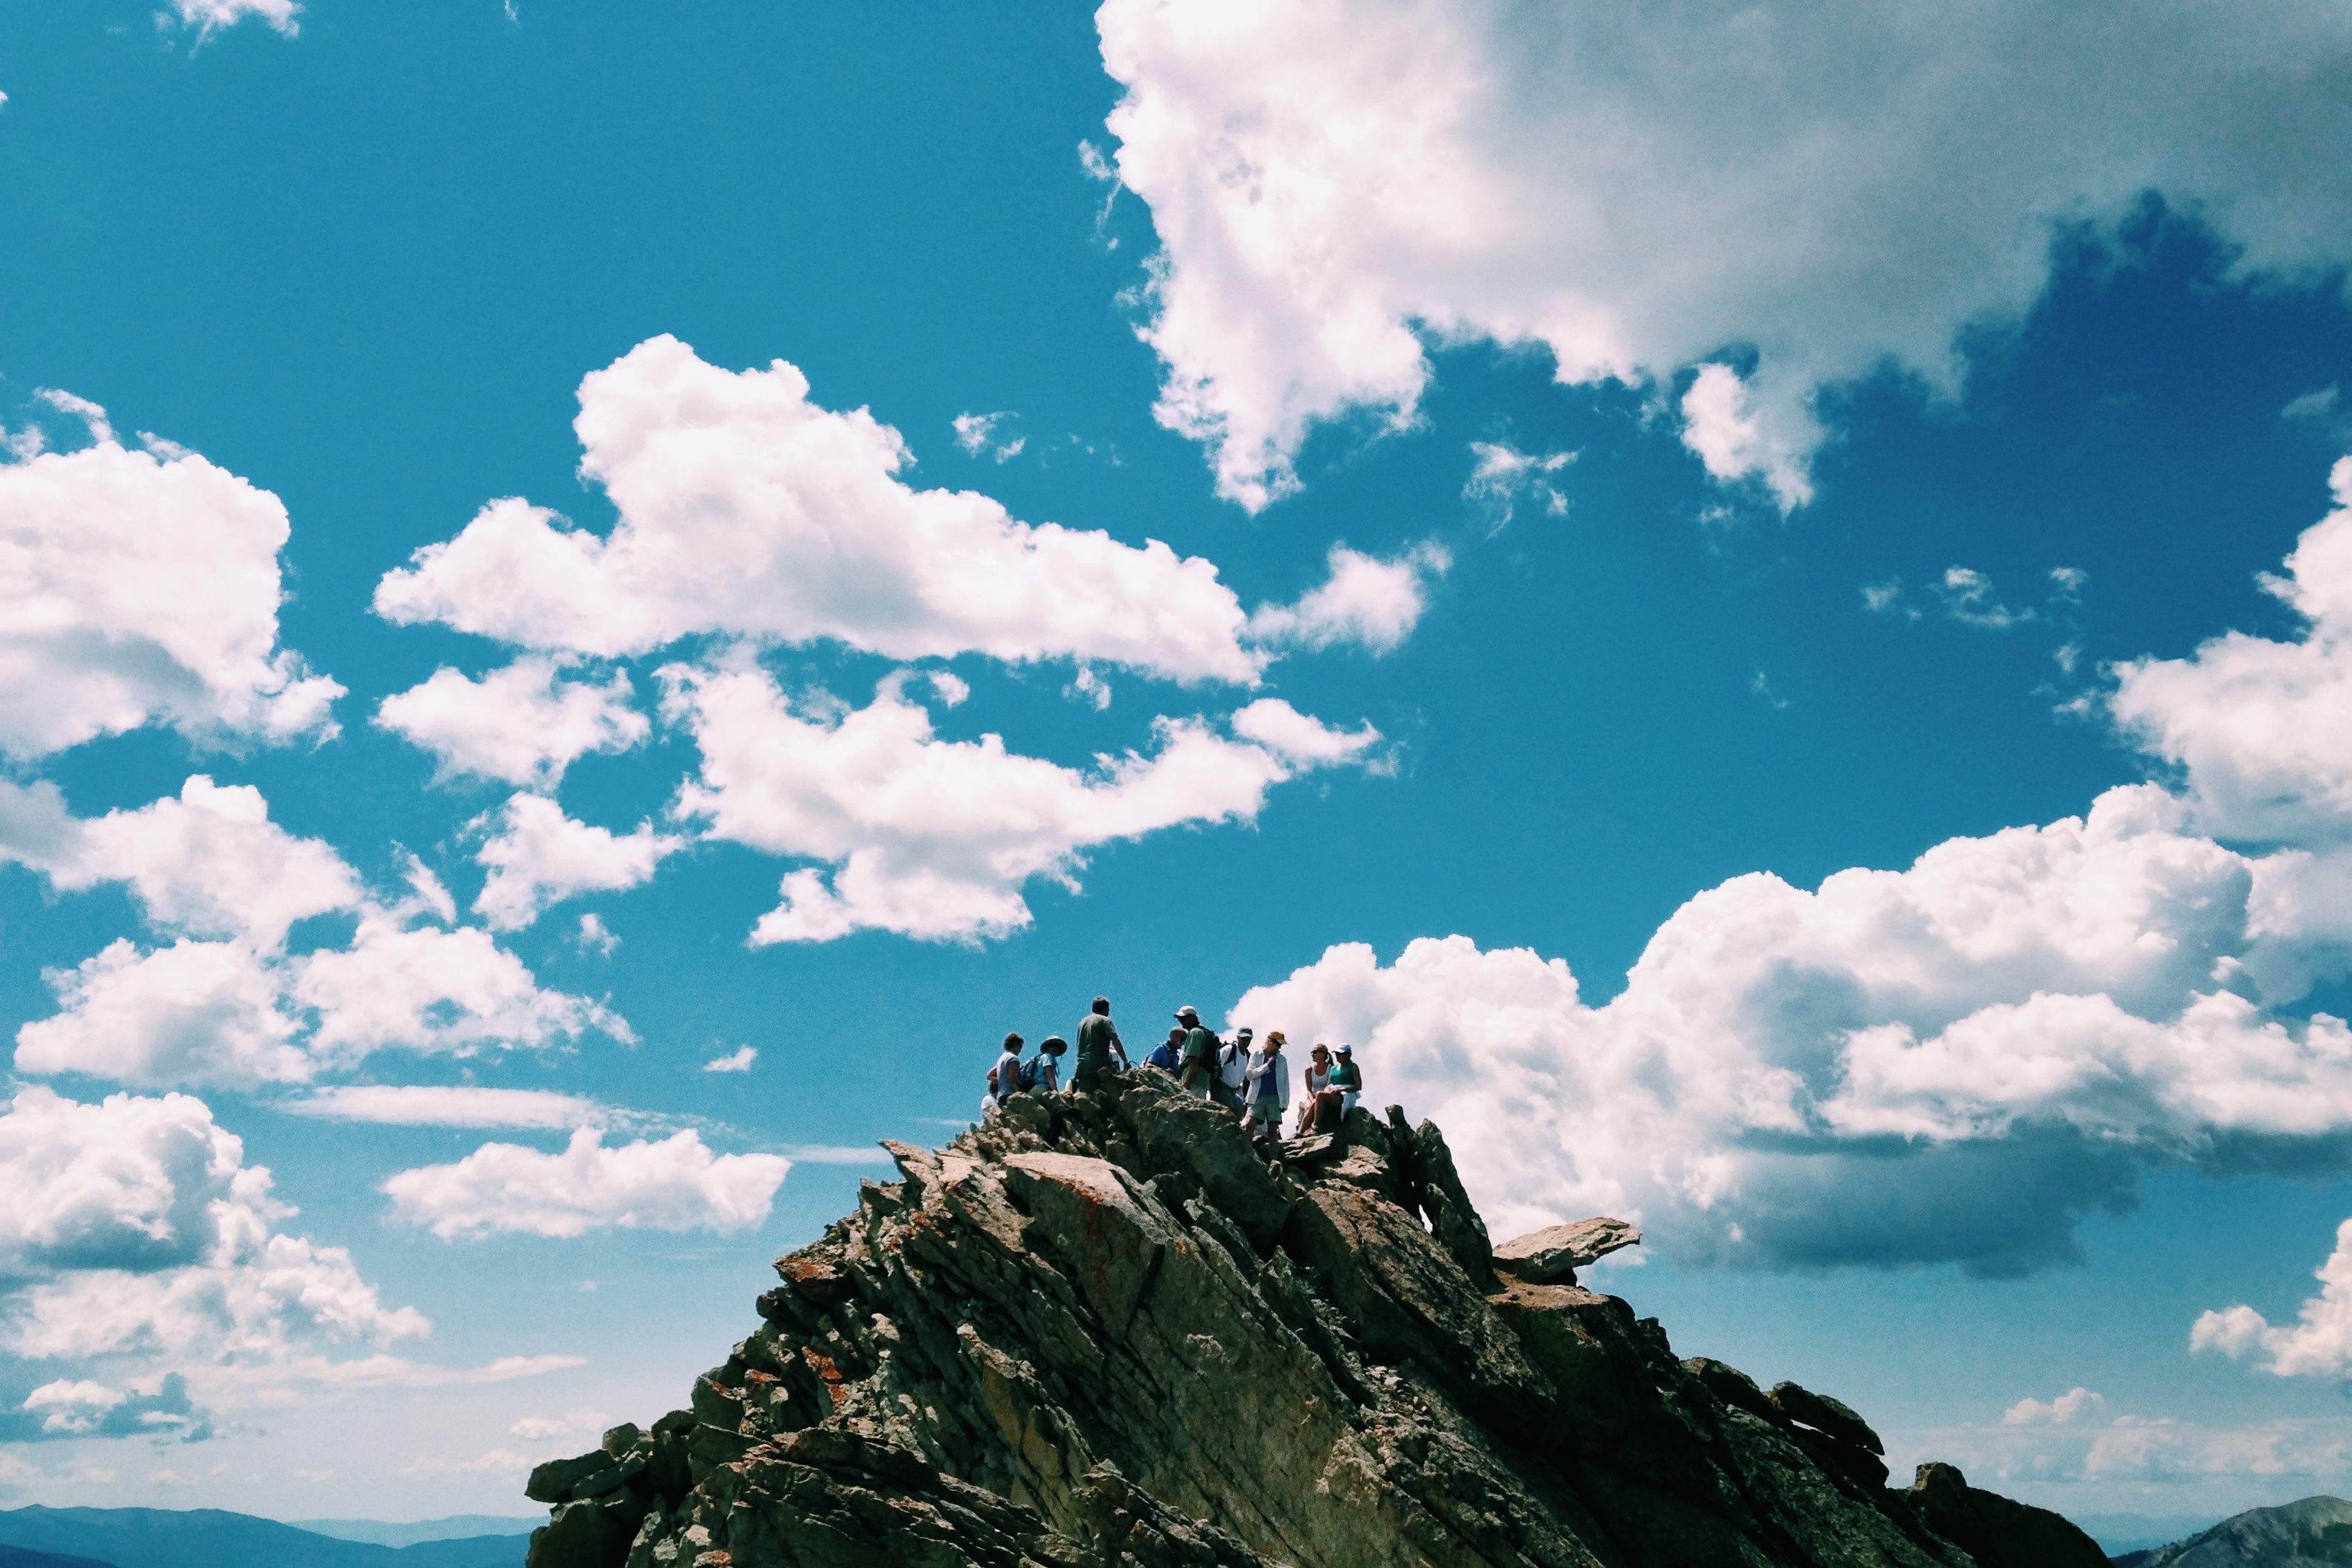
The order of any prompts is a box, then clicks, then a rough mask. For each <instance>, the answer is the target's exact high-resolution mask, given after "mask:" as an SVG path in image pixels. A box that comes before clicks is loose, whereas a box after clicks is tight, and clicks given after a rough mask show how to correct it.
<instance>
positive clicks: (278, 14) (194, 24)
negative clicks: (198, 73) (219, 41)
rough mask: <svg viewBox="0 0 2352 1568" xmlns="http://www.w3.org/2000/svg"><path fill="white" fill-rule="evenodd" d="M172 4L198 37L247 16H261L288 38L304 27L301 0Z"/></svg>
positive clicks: (182, 1)
mask: <svg viewBox="0 0 2352 1568" xmlns="http://www.w3.org/2000/svg"><path fill="white" fill-rule="evenodd" d="M172 8H173V11H175V12H177V13H178V16H179V22H180V26H183V27H190V28H194V31H195V34H196V37H197V38H198V39H199V41H201V40H203V39H205V38H209V37H212V36H213V35H214V34H215V33H216V32H219V31H220V30H221V29H222V28H224V27H234V26H236V25H237V23H239V22H241V21H243V20H244V19H245V18H246V17H247V16H258V17H259V18H260V19H261V20H263V21H265V22H267V23H268V24H269V25H270V26H272V27H274V28H276V29H277V30H278V32H280V33H283V34H284V35H285V36H286V37H289V38H290V37H294V36H295V35H296V34H297V33H299V32H300V31H301V30H302V29H301V24H299V22H297V21H295V19H294V18H295V17H296V16H299V15H300V14H301V11H302V7H301V5H300V4H299V0H172ZM161 15H162V14H161V13H158V16H159V17H160V16H161Z"/></svg>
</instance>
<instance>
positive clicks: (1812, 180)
mask: <svg viewBox="0 0 2352 1568" xmlns="http://www.w3.org/2000/svg"><path fill="white" fill-rule="evenodd" d="M1096 20H1097V27H1098V29H1099V31H1100V33H1101V38H1102V54H1103V63H1104V65H1105V68H1107V69H1108V71H1109V73H1110V74H1111V75H1112V76H1113V77H1114V78H1115V79H1118V81H1119V82H1120V83H1121V84H1123V86H1124V87H1125V89H1126V91H1125V96H1124V97H1123V98H1122V100H1120V102H1119V104H1118V108H1117V109H1116V110H1114V111H1113V112H1112V114H1111V116H1110V120H1109V128H1110V130H1111V132H1112V133H1113V134H1114V135H1115V136H1116V137H1117V138H1118V148H1117V150H1116V152H1115V153H1114V154H1113V159H1114V161H1115V163H1116V168H1117V173H1118V179H1119V181H1120V182H1121V183H1122V184H1124V185H1125V186H1126V187H1127V188H1128V189H1130V190H1133V191H1134V192H1136V193H1137V194H1138V195H1140V196H1141V197H1142V198H1143V199H1144V201H1145V202H1147V203H1148V204H1149V205H1150V208H1151V216H1152V223H1153V226H1154V227H1155V228H1156V229H1157V231H1158V233H1159V236H1160V241H1161V244H1162V247H1163V250H1162V253H1161V255H1160V258H1159V260H1158V263H1157V264H1156V266H1155V268H1154V270H1153V271H1152V273H1151V275H1150V280H1149V283H1148V286H1147V287H1148V291H1149V294H1150V302H1151V306H1152V309H1151V313H1150V319H1149V321H1147V322H1146V324H1145V326H1144V328H1143V335H1144V336H1145V338H1146V340H1147V341H1148V342H1150V344H1151V346H1152V347H1153V348H1154V349H1155V350H1156V351H1157V352H1158V353H1159V354H1160V358H1161V360H1162V361H1163V363H1165V365H1166V369H1167V374H1166V380H1165V383H1164V384H1163V387H1162V391H1161V396H1160V405H1159V415H1160V419H1161V421H1162V422H1163V423H1164V424H1166V425H1168V426H1171V427H1172V428H1174V429H1177V430H1179V431H1181V432H1183V433H1184V434H1186V435H1188V436H1191V437H1194V438H1196V439H1199V440H1202V441H1204V442H1206V443H1208V444H1209V446H1210V447H1211V448H1212V450H1213V461H1214V464H1215V468H1216V473H1217V482H1218V488H1219V489H1220V490H1221V491H1222V492H1223V493H1224V494H1226V495H1229V496H1231V497H1233V498H1234V499H1235V500H1240V501H1241V502H1242V503H1243V504H1244V505H1246V506H1250V507H1252V508H1255V507H1260V506H1263V505H1265V503H1266V502H1267V501H1268V500H1272V499H1273V498H1275V497H1276V496H1278V495H1280V494H1282V493H1284V492H1286V491H1287V490H1289V489H1295V488H1296V486H1297V478H1296V476H1295V473H1294V471H1293V468H1292V459H1293V458H1294V457H1295V455H1296V454H1297V451H1298V448H1299V446H1300V444H1301V442H1302V441H1303V440H1304V438H1305V437H1306V434H1307V431H1308V429H1309V428H1310V427H1311V426H1313V425H1314V424H1315V423H1316V422H1318V421H1321V420H1326V419H1329V418H1332V417H1334V416H1339V415H1342V414H1344V413H1347V412H1349V411H1364V410H1369V411H1371V412H1372V413H1374V414H1375V415H1376V416H1380V417H1381V418H1383V419H1385V420H1386V421H1387V422H1388V423H1389V424H1391V425H1392V426H1401V425H1404V424H1407V423H1409V422H1411V420H1412V418H1413V416H1414V413H1415V409H1416V405H1417V403H1418V401H1419V398H1420V396H1421V394H1422V392H1423V388H1424V387H1425V386H1426V384H1427V381H1428V376H1429V368H1428V364H1427V363H1426V360H1425V357H1424V354H1423V342H1424V341H1425V340H1435V341H1437V342H1464V341H1468V340H1475V339H1487V340H1492V341H1495V342H1501V343H1507V344H1532V343H1539V344H1542V345H1544V346H1545V347H1546V348H1548V349H1549V352H1550V353H1552V354H1553V355H1554V357H1555V359H1556V361H1557V363H1558V370H1559V377H1560V379H1561V380H1562V381H1564V382H1570V383H1586V382H1593V381H1597V380H1601V379H1602V378H1607V377H1615V378H1619V379H1622V380H1625V381H1628V382H1633V383H1636V384H1654V385H1655V386H1657V387H1659V388H1661V389H1664V388H1667V387H1670V386H1673V385H1675V384H1676V383H1677V382H1678V381H1679V380H1680V378H1681V377H1682V376H1683V375H1685V374H1689V373H1690V372H1691V371H1692V370H1693V369H1694V368H1695V369H1696V374H1695V376H1693V378H1692V379H1691V381H1690V383H1689V384H1688V385H1687V386H1686V387H1685V389H1684V390H1683V393H1682V412H1683V416H1684V421H1685V439H1686V440H1687V441H1688V442H1689V443H1690V445H1691V446H1692V447H1693V449H1694V450H1695V451H1696V452H1697V453H1698V454H1699V455H1700V457H1701V458H1702V460H1703V461H1704V462H1705V463H1706V467H1707V468H1708V469H1709V471H1710V472H1712V473H1714V474H1715V475H1716V476H1717V478H1719V479H1750V478H1752V479H1758V480H1760V481H1762V482H1763V483H1764V484H1766V485H1767V486H1769V489H1771V491H1772V492H1773V493H1774V494H1775V496H1776V497H1777V499H1778V500H1780V503H1781V504H1782V505H1783V506H1790V505H1794V504H1797V503H1799V502H1801V501H1802V500H1804V499H1805V498H1806V497H1807V496H1808V495H1809V494H1810V493H1811V474H1810V458H1811V455H1812V454H1813V452H1814V451H1815V450H1816V449H1817V448H1818V447H1819V446H1820V444H1821V442H1822V439H1823V436H1824V431H1823V428H1822V421H1821V416H1820V415H1819V413H1818V411H1817V408H1816V405H1815V403H1814V398H1813V395H1814V393H1815V392H1816V391H1817V390H1818V389H1820V388H1822V387H1823V386H1824V385H1828V384H1835V383H1838V382H1842V381H1845V380H1849V379H1851V378H1853V377H1856V376H1860V375H1863V374H1868V373H1869V372H1871V371H1872V370H1873V369H1874V368H1875V367H1877V366H1879V365H1881V364H1884V363H1893V364H1895V365H1896V366H1899V367H1901V368H1902V369H1903V370H1905V371H1906V372H1908V373H1910V374H1914V375H1916V376H1918V377H1920V378H1921V379H1922V380H1924V381H1925V382H1926V383H1927V384H1928V385H1929V386H1931V387H1933V388H1935V389H1937V390H1938V391H1942V392H1947V393H1948V392H1952V391H1955V390H1956V389H1957V388H1958V385H1959V384H1960V381H1961V378H1962V374H1963V370H1964V367H1963V366H1962V364H1961V363H1960V362H1959V359H1958V355H1957V353H1956V352H1955V348H1954V337H1955V332H1956V331H1958V329H1960V328H1961V327H1963V326H1966V325H1968V324H1970V323H1973V322H1979V321H2000V320H2003V319H2008V318H2013V317H2015V316H2016V315H2018V314H2019V313H2020V312H2021V311H2022V310H2024V309H2025V308H2026V307H2028V306H2029V305H2030V304H2031V303H2032V301H2033V300H2034V299H2035V298H2036V297H2037V296H2038V295H2039V294H2040V292H2041V290H2042V287H2043V285H2044V283H2045V282H2046V280H2047V278H2048V274H2049V267H2050V260H2049V258H2050V249H2051V240H2052V236H2053V230H2054V228H2055V227H2056V226H2058V225H2061V224H2069V223H2077V222H2089V223H2093V224H2099V223H2105V222H2110V221H2112V220H2114V219H2115V218H2116V217H2117V216H2120V215H2122V214H2124V213H2125V212H2126V211H2127V210H2129V209H2130V208H2131V207H2132V206H2133V205H2135V204H2136V203H2137V202H2138V201H2139V200H2140V199H2141V198H2142V196H2143V195H2144V193H2146V192H2147V191H2150V190H2155V191H2158V192H2160V193H2162V194H2163V195H2164V196H2165V197H2166V198H2167V199H2168V201H2170V202H2171V203H2172V205H2174V206H2175V207H2176V208H2178V209H2180V210H2192V211H2195V212H2196V213H2198V214H2199V215H2200V217H2201V218H2202V219H2203V220H2204V221H2206V222H2208V223H2210V225H2212V226H2214V228H2215V229H2216V230H2217V231H2218V232H2219V233H2220V234H2221V236H2223V237H2225V238H2226V239H2227V240H2229V241H2230V242H2231V243H2232V244H2233V245H2235V246H2237V247H2241V248H2240V250H2239V253H2238V254H2239V258H2240V259H2239V266H2240V268H2241V269H2242V270H2243V271H2246V272H2250V273H2251V272H2272V273H2287V274H2294V273H2315V272H2319V271H2323V270H2325V269H2326V268H2327V267H2329V266H2332V265H2336V264H2340V263H2341V262H2342V261H2343V260H2344V259H2345V257H2346V250H2347V246H2346V241H2345V236H2346V235H2347V233H2352V225H2347V216H2352V215H2347V189H2346V186H2345V184H2344V181H2343V179H2342V174H2341V171H2342V170H2343V169H2344V168H2345V167H2346V166H2347V161H2352V157H2348V156H2347V155H2352V108H2347V104H2346V103H2345V101H2344V100H2343V98H2342V95H2341V94H2339V93H2337V92H2336V91H2335V89H2334V86H2333V84H2334V82H2335V81H2336V79H2337V77H2338V76H2339V75H2340V74H2341V72H2342V70H2343V69H2344V68H2345V67H2346V65H2347V61H2352V22H2347V20H2346V18H2345V17H2344V16H2342V15H2340V14H2339V13H2336V12H2334V11H2327V10H2322V9H2317V8H2311V7H2304V8H2294V9H2286V10H2274V11H2271V12H2267V13H2265V14H2264V15H2263V16H2262V17H2261V18H2260V19H2259V20H2258V21H2255V22H2251V23H2250V22H2249V21H2248V20H2247V19H2246V18H2244V17H2242V16H2239V15H2237V14H2236V13H2233V12H2227V11H2221V10H2217V9H2214V8H2212V7H2210V6H2200V5H2189V4H2181V3H2178V0H2175V3H2170V4H2166V5H2159V6H2157V7H2155V8H2153V9H2150V8H2146V7H2143V8H2139V9H2136V10H2134V11H2132V12H2130V13H2129V14H2127V15H2126V14H2124V13H2112V14H2111V13H2104V12H2101V13H2080V14H2063V15H2060V14H2053V12H2051V11H2050V10H2048V9H2047V8H2046V7H2043V6H2040V5H2026V4H2022V3H2019V0H2006V3H2000V4H1990V5H1978V6H1974V7H1971V8H1969V10H1968V11H1966V12H1964V13H1958V14H1948V13H1944V12H1933V13H1929V12H1911V11H1894V12H1890V11H1887V10H1885V8H1881V7H1866V6H1861V5H1791V4H1780V3H1775V4H1769V5H1731V4H1714V5H1699V6H1694V7H1688V8H1685V9H1683V10H1680V11H1677V12H1676V13H1675V14H1674V16H1672V17H1671V18H1669V19H1664V20H1662V19H1661V18H1660V17H1658V16H1654V15H1653V14H1651V13H1648V12H1645V11H1640V10H1634V9H1626V8H1622V7H1617V8H1612V7H1606V6H1577V7H1550V8H1547V9H1542V10H1538V11H1530V10H1529V9H1528V8H1527V7H1524V6H1514V5H1507V4H1504V3H1502V0H1480V3H1475V4H1469V5H1443V6H1441V5H1426V4H1417V3H1414V0H1318V3H1316V4H1307V3H1304V0H1286V3H1281V4H1249V5H1242V4H1206V5H1181V6H1171V5H1158V4H1154V3H1152V0H1108V4H1106V5H1104V6H1103V7H1102V8H1101V9H1100V11H1099V12H1097V18H1096ZM1790 83H1802V84H1804V90H1803V91H1801V92H1792V91H1790V86H1789V84H1790ZM2158 105H2160V106H2162V108H2161V111H2160V112H2159V111H2158V110H2157V109H2155V108H2154V107H2152V106H2158ZM2282 124H2291V125H2293V126H2294V127H2295V134H2294V135H2293V136H2292V137H2281V136H2280V135H2279V134H2278V133H2277V130H2276V128H2277V127H2278V126H2280V125H2282ZM1735 365H1738V366H1743V367H1752V368H1747V369H1744V370H1735V369H1734V366H1735Z"/></svg>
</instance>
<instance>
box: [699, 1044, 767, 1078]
mask: <svg viewBox="0 0 2352 1568" xmlns="http://www.w3.org/2000/svg"><path fill="white" fill-rule="evenodd" d="M759 1059H760V1053H759V1050H758V1049H757V1048H756V1047H751V1046H744V1047H740V1048H739V1049H736V1050H732V1051H730V1052H728V1053H727V1054H726V1055H725V1056H723V1057H713V1058H710V1059H709V1061H707V1062H705V1063H703V1064H702V1070H703V1071H704V1072H750V1071H751V1064H752V1063H753V1062H755V1061H757V1060H759Z"/></svg>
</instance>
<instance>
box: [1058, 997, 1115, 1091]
mask: <svg viewBox="0 0 2352 1568" xmlns="http://www.w3.org/2000/svg"><path fill="white" fill-rule="evenodd" d="M1114 1057H1116V1058H1118V1062H1117V1065H1116V1066H1114V1065H1113V1063H1112V1058H1114ZM1128 1067H1129V1062H1128V1059H1127V1046H1126V1045H1125V1043H1124V1042H1122V1041H1121V1040H1120V1039H1119V1037H1118V1025H1116V1024H1114V1023H1112V1022H1111V1021H1110V998H1109V997H1108V996H1097V997H1096V998H1095V1010H1094V1011H1093V1012H1091V1013H1089V1014H1087V1016H1085V1017H1084V1018H1083V1019H1081V1020H1079V1023H1078V1065H1077V1068H1076V1070H1075V1071H1073V1072H1072V1073H1071V1074H1070V1087H1071V1088H1072V1089H1092V1088H1093V1087H1094V1085H1095V1080H1096V1079H1099V1078H1101V1077H1102V1076H1103V1075H1104V1074H1105V1073H1112V1072H1125V1071H1126V1070H1127V1069H1128Z"/></svg>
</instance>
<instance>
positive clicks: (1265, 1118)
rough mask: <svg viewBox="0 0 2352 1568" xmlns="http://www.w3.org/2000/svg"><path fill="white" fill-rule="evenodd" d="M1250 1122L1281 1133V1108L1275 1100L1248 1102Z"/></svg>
mask: <svg viewBox="0 0 2352 1568" xmlns="http://www.w3.org/2000/svg"><path fill="white" fill-rule="evenodd" d="M1250 1120H1251V1121H1255V1122H1257V1123H1258V1124H1260V1125H1261V1126H1265V1127H1271V1128H1273V1129H1274V1130H1275V1131H1276V1132H1279V1131H1282V1106H1281V1103H1280V1102H1279V1101H1277V1100H1252V1101H1251V1102H1250Z"/></svg>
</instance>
